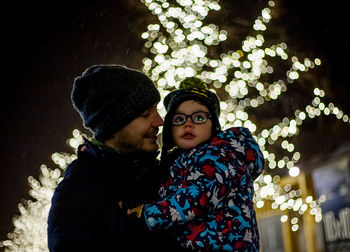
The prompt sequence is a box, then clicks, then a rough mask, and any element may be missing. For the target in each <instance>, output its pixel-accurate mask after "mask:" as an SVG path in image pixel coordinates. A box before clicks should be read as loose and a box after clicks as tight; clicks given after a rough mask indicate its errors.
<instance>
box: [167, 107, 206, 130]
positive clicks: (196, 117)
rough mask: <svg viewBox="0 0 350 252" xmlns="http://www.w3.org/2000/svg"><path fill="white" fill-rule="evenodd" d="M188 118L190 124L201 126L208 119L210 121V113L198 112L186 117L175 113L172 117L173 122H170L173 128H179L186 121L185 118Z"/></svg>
mask: <svg viewBox="0 0 350 252" xmlns="http://www.w3.org/2000/svg"><path fill="white" fill-rule="evenodd" d="M189 117H190V118H191V120H192V122H193V123H195V124H203V123H206V122H207V121H208V119H211V116H210V113H208V112H204V111H198V112H194V113H192V114H190V115H186V114H183V113H176V114H175V115H174V116H173V120H172V121H171V122H172V124H173V125H174V126H181V125H183V124H184V123H185V122H186V121H187V118H189Z"/></svg>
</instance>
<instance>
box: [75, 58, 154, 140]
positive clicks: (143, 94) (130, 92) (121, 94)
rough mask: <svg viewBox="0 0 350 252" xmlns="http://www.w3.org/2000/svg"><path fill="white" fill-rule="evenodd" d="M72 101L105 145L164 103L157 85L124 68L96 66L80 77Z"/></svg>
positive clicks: (144, 76)
mask: <svg viewBox="0 0 350 252" xmlns="http://www.w3.org/2000/svg"><path fill="white" fill-rule="evenodd" d="M71 99H72V102H73V106H74V108H75V109H76V110H77V111H78V112H79V114H80V116H81V118H82V119H83V124H84V126H85V127H86V128H88V129H90V130H91V131H92V132H93V133H94V136H95V138H96V139H98V140H99V141H105V140H106V139H108V138H109V137H111V136H112V134H113V133H115V132H117V131H119V130H120V129H122V128H123V127H124V126H126V125H127V124H128V123H129V122H131V121H132V120H133V119H135V118H136V117H137V116H139V115H140V114H142V113H143V112H144V111H145V110H147V109H149V108H150V107H152V106H153V105H154V104H156V103H158V102H159V101H160V95H159V92H158V90H157V88H156V87H155V85H154V83H153V82H152V81H151V80H150V79H149V78H148V77H147V76H146V75H145V74H143V73H142V72H140V71H137V70H134V69H131V68H127V67H125V66H121V65H114V64H113V65H94V66H91V67H89V68H88V69H86V70H85V71H84V72H83V73H82V75H81V76H79V77H77V78H76V79H75V81H74V84H73V89H72V94H71Z"/></svg>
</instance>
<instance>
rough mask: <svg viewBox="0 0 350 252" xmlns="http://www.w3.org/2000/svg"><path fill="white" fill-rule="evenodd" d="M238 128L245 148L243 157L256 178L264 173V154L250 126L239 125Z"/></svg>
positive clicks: (241, 142)
mask: <svg viewBox="0 0 350 252" xmlns="http://www.w3.org/2000/svg"><path fill="white" fill-rule="evenodd" d="M236 129H237V130H239V131H240V132H239V134H240V136H241V137H240V144H241V146H242V147H243V150H244V151H243V153H244V157H243V158H244V160H245V163H246V164H247V166H248V169H249V172H250V174H251V176H252V178H253V179H254V180H255V179H256V178H257V177H258V176H259V175H260V174H261V173H262V170H263V168H264V155H263V154H262V152H261V150H260V148H259V145H258V143H257V142H256V141H255V139H254V138H253V136H252V133H251V132H250V130H249V129H248V128H244V127H239V128H236ZM237 152H238V151H237Z"/></svg>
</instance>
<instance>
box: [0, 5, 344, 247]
mask: <svg viewBox="0 0 350 252" xmlns="http://www.w3.org/2000/svg"><path fill="white" fill-rule="evenodd" d="M220 3H222V4H223V5H225V6H226V8H225V12H224V13H226V15H222V16H221V18H220V19H218V20H217V22H215V23H216V24H217V25H218V26H219V27H220V23H222V24H223V25H228V23H229V22H230V20H231V19H232V23H233V24H235V23H237V20H241V21H242V20H243V21H245V24H246V25H245V26H246V27H249V30H251V27H252V24H253V21H254V19H255V18H256V17H257V16H258V15H259V13H260V11H261V8H262V7H264V6H266V5H267V4H266V3H267V1H259V0H256V1H253V0H249V1H247V0H245V1H243V0H240V1H228V0H222V1H221V2H220ZM327 3H328V2H327ZM328 4H329V3H328ZM345 5H346V2H341V1H332V2H331V5H326V3H325V2H320V1H316V0H308V1H301V0H297V1H288V0H284V1H281V3H280V4H279V6H278V8H279V9H278V10H279V14H278V20H275V21H274V22H279V25H280V26H281V27H284V28H283V29H284V30H283V31H281V33H284V34H287V35H288V38H289V41H286V42H287V44H288V45H290V44H292V45H293V46H292V49H293V50H294V51H295V53H296V54H298V53H304V54H305V55H317V56H318V57H320V58H321V59H322V61H323V65H326V67H325V69H327V71H329V75H330V82H329V87H328V88H329V90H330V91H331V92H330V94H331V95H332V98H333V100H334V101H337V104H336V105H337V106H339V107H341V108H342V109H343V110H344V111H345V112H346V113H347V114H349V113H350V106H349V105H350V104H349V102H348V99H349V98H348V97H349V90H350V88H349V86H348V85H349V83H348V75H349V69H348V65H347V62H348V61H349V59H350V58H349V52H348V51H346V50H347V49H348V43H349V42H348V41H347V38H346V37H345V36H348V35H347V33H348V30H347V25H348V23H349V21H348V16H346V15H347V13H346V10H347V6H345ZM1 9H2V15H1V19H2V20H1V24H2V26H1V27H2V28H1V40H2V44H3V45H2V50H1V52H2V53H1V61H2V65H3V66H2V67H1V69H2V71H1V72H2V78H1V90H0V94H1V114H2V116H1V125H0V127H1V128H0V130H1V133H2V136H1V138H0V139H1V168H0V178H1V180H0V240H4V239H6V234H7V233H8V232H10V231H12V230H13V226H12V221H11V218H12V217H13V216H14V215H15V214H18V208H17V205H18V203H19V202H20V201H21V199H22V198H29V195H28V190H29V189H30V188H29V186H28V182H27V178H28V176H33V177H34V178H38V176H39V173H40V169H39V168H40V165H41V164H47V165H48V166H49V167H54V164H53V163H52V161H51V154H52V153H54V152H71V151H72V150H71V149H70V148H68V147H67V144H66V140H67V139H68V138H69V137H71V135H72V130H73V129H75V128H78V129H81V130H83V128H82V126H81V119H80V117H79V115H78V114H77V112H76V111H75V110H74V109H73V108H72V105H71V102H70V91H71V85H72V82H73V80H74V77H76V76H77V75H80V73H81V72H82V71H83V70H85V69H86V68H87V67H88V66H90V65H92V64H98V63H118V64H125V65H127V66H129V67H133V68H138V69H140V68H141V67H142V65H141V60H142V58H143V57H144V56H145V55H146V51H145V49H144V48H143V44H144V41H143V40H142V39H141V37H140V35H141V33H142V32H144V31H146V27H147V25H148V24H150V23H154V22H157V21H156V20H155V17H154V16H153V15H151V14H150V12H149V11H148V10H147V8H146V7H145V6H144V5H143V4H142V3H140V2H139V1H137V0H132V1H121V0H119V1H102V0H101V1H91V0H87V1H84V3H82V2H80V1H68V0H62V1H42V0H36V1H25V2H21V3H19V2H13V3H9V1H6V4H2V8H1ZM223 11H224V10H223ZM229 11H232V13H231V14H230V12H229ZM220 15H221V14H220ZM238 23H239V22H238ZM241 23H242V22H241ZM243 23H244V22H243ZM243 26H244V25H243ZM269 27H270V26H268V29H269ZM242 29H243V28H242ZM249 30H248V31H249ZM240 34H241V36H242V37H239V36H238V37H237V38H235V39H236V42H237V41H238V42H237V43H240V41H242V39H244V38H245V36H246V35H247V33H246V32H245V30H244V29H243V30H242V32H241V33H240ZM232 49H239V47H235V48H232ZM86 132H87V131H86ZM332 144H337V143H332Z"/></svg>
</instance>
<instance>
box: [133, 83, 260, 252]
mask: <svg viewBox="0 0 350 252" xmlns="http://www.w3.org/2000/svg"><path fill="white" fill-rule="evenodd" d="M164 104H165V107H166V110H167V115H166V117H165V120H164V128H163V148H162V158H161V161H162V163H163V165H164V164H168V163H169V162H170V163H172V165H171V166H170V168H167V169H168V170H169V172H170V175H169V177H168V179H167V180H166V181H165V182H163V183H162V185H161V188H160V192H159V196H160V200H159V201H157V202H153V203H150V204H145V205H144V206H143V207H139V208H136V209H133V210H129V211H128V213H132V212H138V214H139V216H141V215H143V217H144V218H145V221H146V224H147V226H148V227H149V229H151V230H161V229H168V230H169V232H171V233H174V234H175V236H176V239H177V241H178V242H179V243H180V244H181V246H182V247H184V248H187V249H190V250H196V251H258V250H259V234H258V227H257V221H256V217H255V211H254V206H253V196H254V187H253V182H254V180H255V179H256V178H257V177H258V176H259V175H260V174H261V172H262V169H263V161H264V159H263V155H262V153H261V151H260V150H259V147H258V145H257V143H256V141H255V140H254V139H253V137H252V135H251V133H250V131H249V130H248V129H246V128H243V127H240V128H230V129H228V130H225V131H220V124H219V121H218V117H219V114H220V103H219V100H218V98H217V96H216V95H215V94H214V93H213V92H211V91H209V90H208V89H207V87H206V85H205V83H204V82H202V81H201V80H199V79H197V78H195V77H192V78H188V79H185V80H184V81H183V82H182V83H181V84H180V88H179V89H177V90H175V91H173V92H171V93H170V94H169V95H167V96H166V97H165V99H164ZM168 167H169V166H168Z"/></svg>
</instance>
